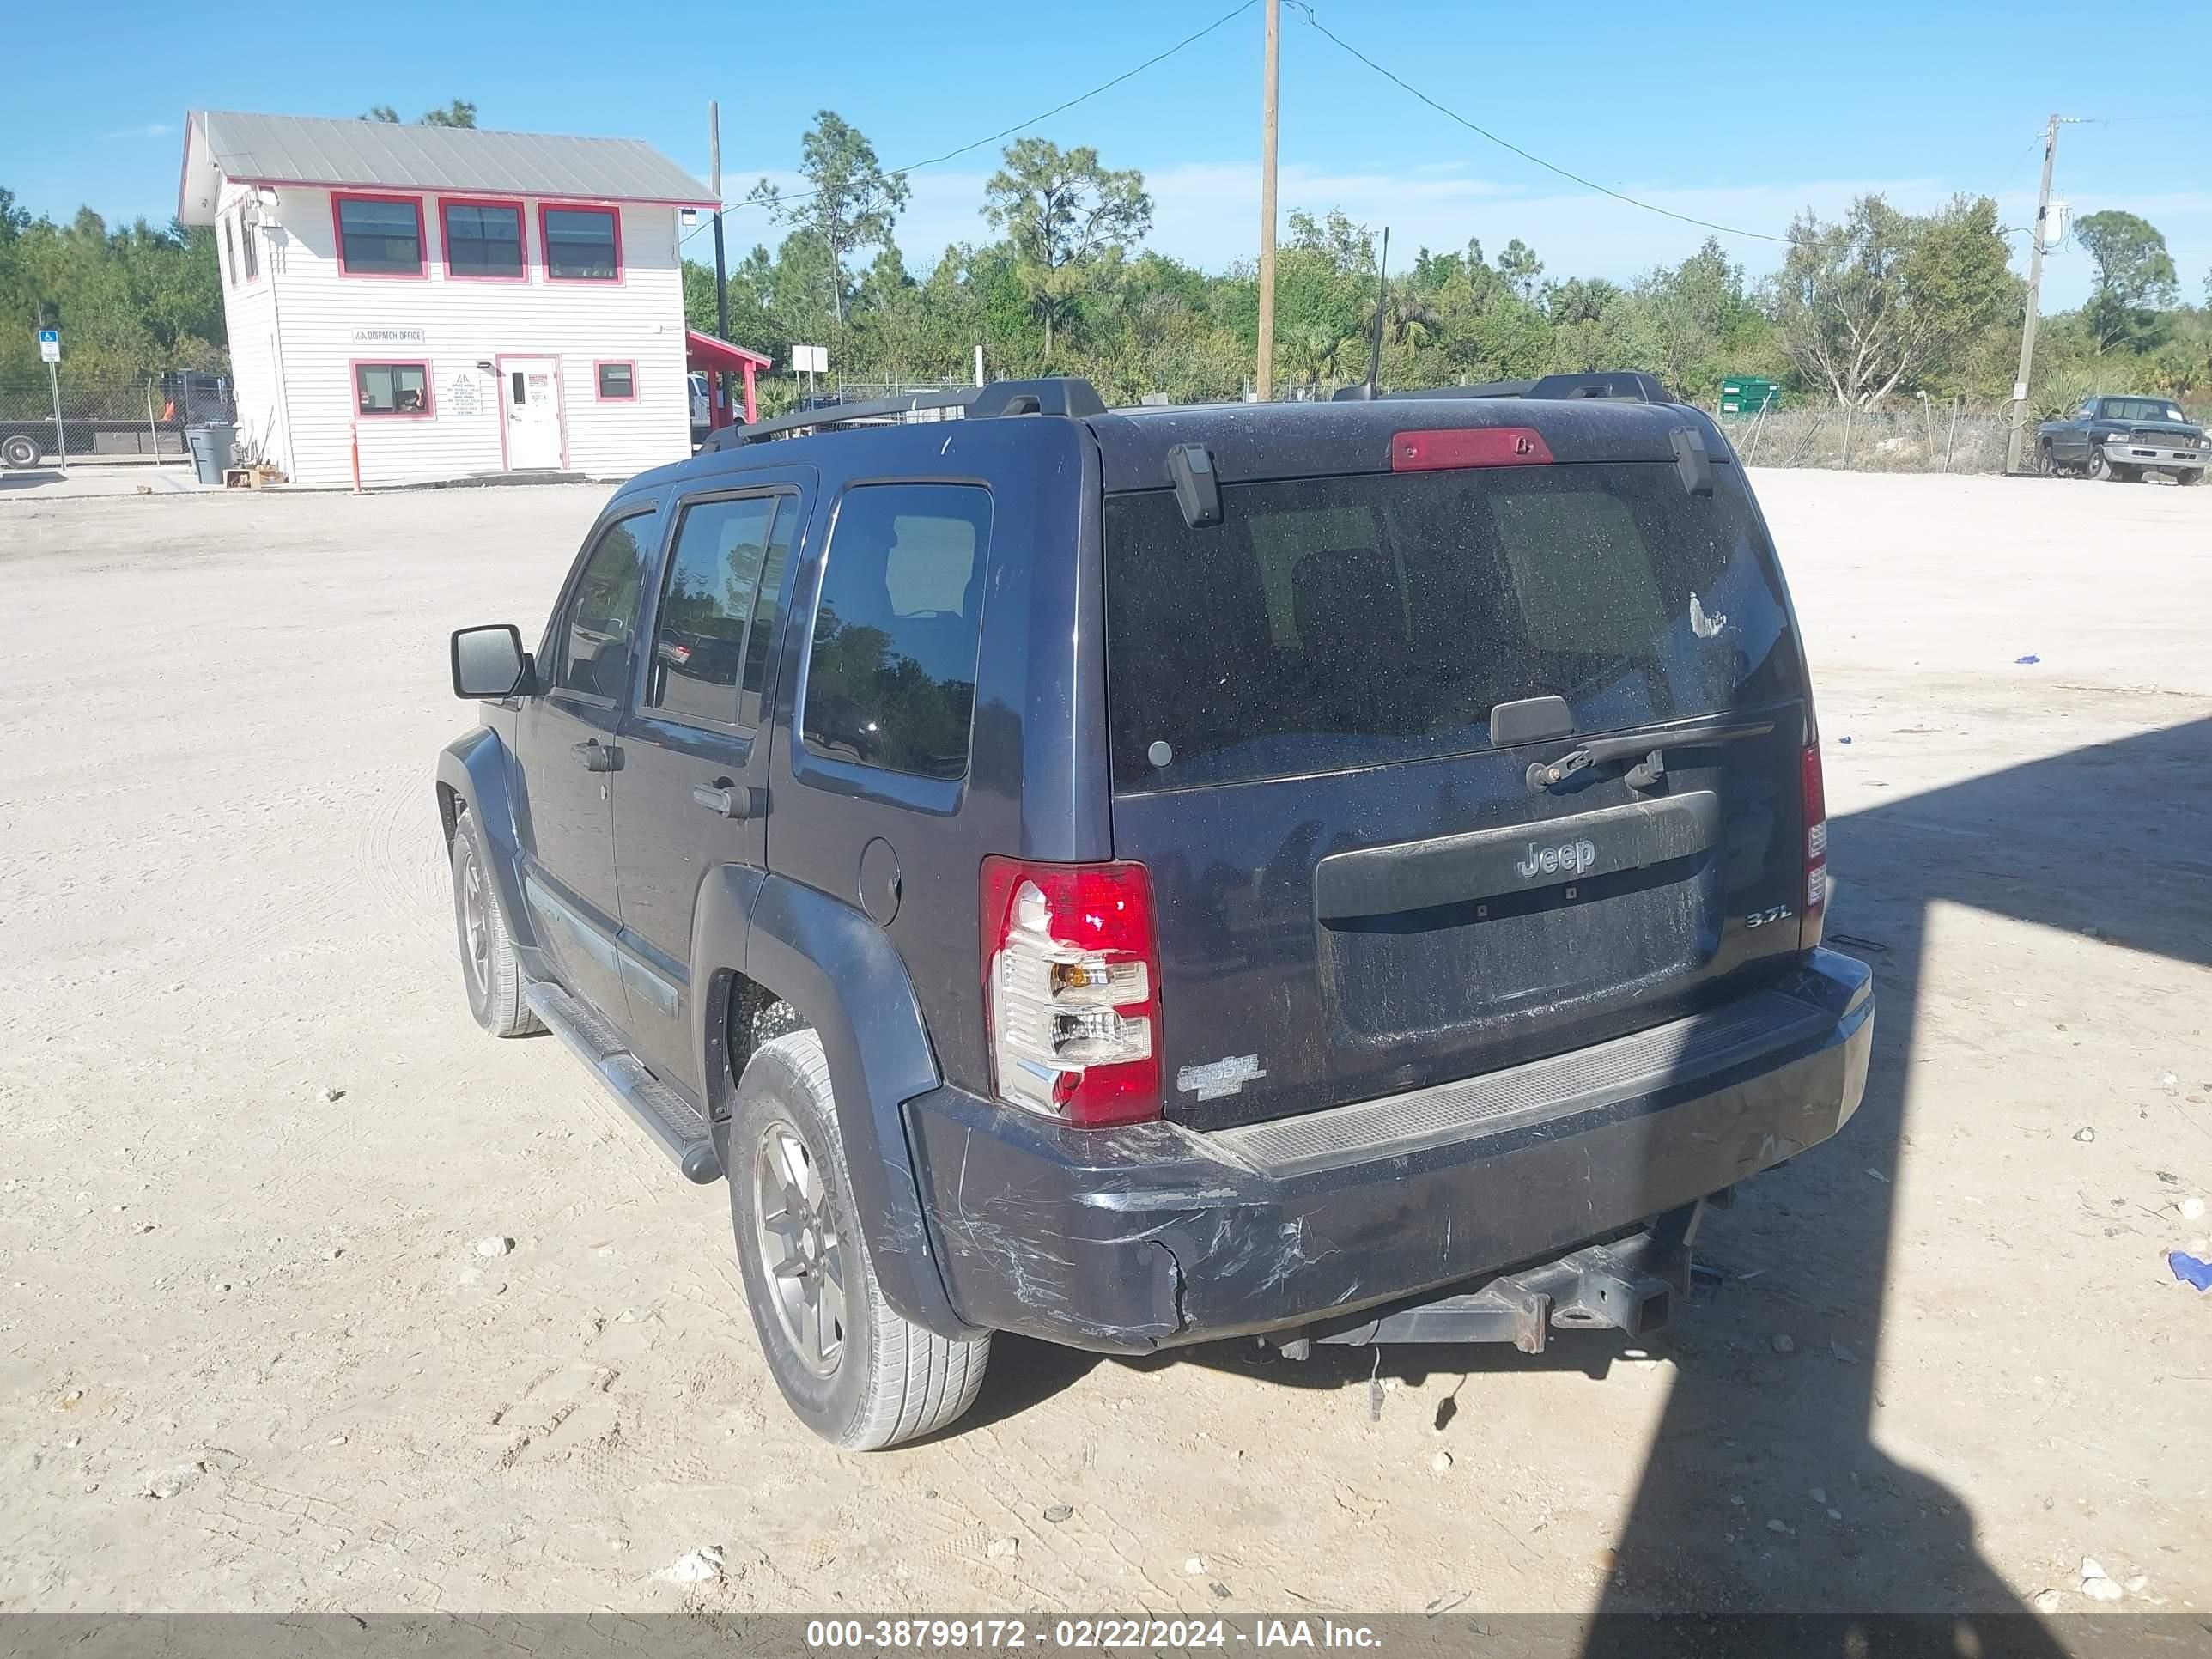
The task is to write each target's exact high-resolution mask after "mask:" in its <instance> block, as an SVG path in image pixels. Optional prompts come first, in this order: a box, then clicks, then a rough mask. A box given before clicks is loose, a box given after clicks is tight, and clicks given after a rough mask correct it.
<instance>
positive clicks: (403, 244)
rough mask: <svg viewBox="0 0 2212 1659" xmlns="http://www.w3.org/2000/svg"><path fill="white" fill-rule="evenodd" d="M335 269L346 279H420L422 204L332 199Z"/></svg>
mask: <svg viewBox="0 0 2212 1659" xmlns="http://www.w3.org/2000/svg"><path fill="white" fill-rule="evenodd" d="M331 216H332V218H333V219H334V220H336V222H337V234H338V269H339V270H342V271H343V272H344V273H345V274H346V275H347V276H425V275H427V274H428V273H427V272H426V270H424V267H423V262H422V198H421V197H416V196H333V197H331Z"/></svg>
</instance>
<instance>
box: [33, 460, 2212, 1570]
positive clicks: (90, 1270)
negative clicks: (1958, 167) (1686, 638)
mask: <svg viewBox="0 0 2212 1659" xmlns="http://www.w3.org/2000/svg"><path fill="white" fill-rule="evenodd" d="M1758 482H1759V489H1760V490H1761V492H1762V495H1763V497H1764V500H1765V504H1766V507H1767V509H1768V512H1769V513H1770V515H1771V519H1772V520H1773V522H1774V525H1775V528H1776V532H1777V535H1778V539H1779V540H1780V543H1781V545H1782V547H1783V549H1784V556H1785V559H1786V562H1787V564H1788V567H1789V570H1790V575H1791V578H1792V580H1793V583H1794V586H1795V589H1796V596H1797V600H1798V605H1799V608H1800V611H1801V612H1802V619H1803V624H1804V628H1805V631H1806V633H1807V635H1808V640H1809V642H1810V647H1811V650H1812V652H1813V655H1814V663H1815V670H1816V679H1817V682H1818V687H1819V691H1820V713H1821V719H1822V726H1823V732H1824V736H1825V738H1826V757H1827V767H1828V780H1829V782H1828V791H1829V802H1830V809H1831V812H1832V817H1833V818H1834V819H1835V827H1834V831H1833V848H1834V866H1835V869H1836V871H1837V873H1838V899H1837V902H1836V904H1835V907H1834V910H1833V914H1832V920H1831V921H1830V934H1831V938H1832V939H1835V940H1837V941H1838V942H1840V943H1842V944H1844V945H1845V947H1846V948H1850V949H1856V950H1858V951H1863V952H1864V953H1865V954H1867V955H1868V957H1869V960H1871V961H1872V962H1873V963H1875V966H1876V968H1877V969H1878V971H1879V973H1880V975H1881V998H1882V1011H1881V1030H1880V1035H1879V1038H1878V1042H1877V1054H1876V1060H1875V1077H1874V1079H1873V1083H1872V1086H1871V1089H1870V1091H1869V1101H1868V1103H1867V1105H1866V1107H1865V1109H1863V1111H1862V1112H1861V1114H1860V1115H1859V1116H1858V1118H1857V1120H1856V1121H1854V1123H1853V1124H1852V1125H1851V1126H1850V1128H1849V1129H1848V1130H1847V1131H1846V1133H1844V1136H1843V1137H1842V1138H1841V1139H1839V1140H1838V1141H1837V1142H1835V1143H1833V1144H1832V1145H1830V1146H1826V1147H1824V1148H1822V1149H1820V1150H1819V1151H1817V1152H1814V1153H1812V1154H1809V1155H1808V1156H1807V1157H1805V1158H1802V1159H1800V1160H1798V1161H1796V1163H1794V1164H1791V1165H1790V1167H1789V1168H1787V1169H1785V1170H1780V1171H1778V1172H1776V1173H1774V1174H1772V1175H1770V1176H1766V1177H1764V1178H1762V1179H1760V1180H1759V1181H1757V1182H1753V1183H1751V1184H1750V1185H1749V1186H1748V1187H1747V1188H1746V1189H1745V1190H1744V1192H1743V1194H1742V1199H1741V1202H1740V1203H1739V1204H1738V1205H1737V1206H1736V1207H1735V1208H1734V1209H1733V1210H1731V1211H1729V1212H1725V1213H1722V1214H1718V1215H1716V1216H1714V1217H1712V1218H1711V1219H1710V1220H1709V1222H1708V1224H1707V1226H1706V1230H1705V1234H1704V1236H1703V1237H1702V1238H1701V1241H1700V1244H1701V1254H1702V1255H1703V1257H1704V1259H1705V1260H1706V1261H1710V1262H1711V1263H1712V1264H1714V1265H1716V1266H1717V1267H1719V1268H1721V1269H1722V1270H1723V1272H1724V1273H1726V1274H1727V1275H1728V1279H1727V1282H1726V1284H1725V1285H1724V1286H1723V1289H1722V1290H1721V1291H1720V1293H1719V1294H1718V1296H1717V1298H1715V1299H1713V1300H1712V1301H1711V1303H1710V1304H1708V1305H1703V1306H1699V1307H1696V1308H1693V1309H1692V1310H1689V1311H1688V1312H1687V1313H1686V1315H1685V1316H1683V1317H1682V1318H1681V1319H1680V1321H1679V1322H1678V1323H1677V1325H1676V1326H1675V1328H1674V1329H1673V1330H1672V1331H1671V1332H1670V1333H1669V1334H1668V1335H1667V1336H1666V1337H1665V1338H1664V1340H1658V1341H1655V1342H1653V1343H1652V1344H1651V1345H1650V1346H1649V1347H1648V1348H1647V1349H1644V1350H1640V1351H1638V1350H1631V1349H1629V1348H1627V1347H1626V1346H1624V1345H1623V1344H1621V1343H1620V1342H1618V1341H1616V1340H1608V1339H1606V1338H1601V1337H1597V1336H1590V1337H1587V1338H1583V1339H1574V1338H1569V1339H1565V1340H1560V1341H1559V1342H1558V1343H1557V1345H1556V1346H1555V1347H1554V1349H1553V1352H1551V1353H1550V1354H1549V1355H1547V1356H1546V1357H1545V1358H1543V1359H1542V1360H1541V1361H1531V1360H1528V1359H1526V1358H1522V1357H1521V1356H1519V1355H1517V1354H1514V1353H1512V1352H1503V1353H1500V1352H1494V1351H1491V1350H1462V1349H1443V1350H1419V1349H1394V1350H1391V1351H1389V1352H1387V1353H1386V1354H1385V1355H1384V1357H1383V1377H1384V1379H1385V1384H1386V1386H1385V1389H1384V1392H1383V1408H1382V1412H1381V1415H1380V1418H1379V1420H1370V1415H1369V1411H1368V1398H1369V1390H1368V1370H1369V1366H1370V1364H1371V1363H1372V1362H1371V1360H1370V1358H1369V1357H1368V1356H1366V1355H1364V1354H1336V1355H1325V1356H1324V1357H1322V1358H1316V1360H1314V1361H1312V1362H1310V1363H1309V1364H1304V1365H1297V1364H1290V1363H1287V1362H1276V1363H1264V1362H1263V1360H1262V1359H1261V1357H1259V1355H1257V1354H1256V1353H1255V1351H1254V1350H1253V1349H1251V1348H1249V1347H1246V1346H1238V1347H1233V1348H1220V1349H1207V1350H1201V1351H1198V1352H1191V1353H1188V1354H1186V1355H1182V1356H1179V1357H1176V1358H1164V1359H1161V1360H1158V1361H1157V1362H1150V1363H1141V1364H1133V1363H1124V1362H1121V1361H1115V1360H1099V1359H1095V1358H1090V1357H1086V1356H1082V1355H1077V1354H1072V1353H1067V1352H1060V1351H1057V1350H1054V1349H1049V1348H1046V1347H1042V1346H1036V1345H1031V1344H1025V1343H1023V1342H1019V1341H1015V1340H1006V1341H1004V1342H1003V1343H1002V1345H1001V1346H1000V1350H999V1353H998V1357H997V1358H996V1360H995V1362H994V1370H993V1373H992V1376H991V1380H990V1382H989V1383H988V1384H987V1389H986V1391H985V1395H984V1397H983V1400H982V1401H981V1406H980V1407H979V1409H978V1410H977V1411H976V1412H975V1413H974V1414H973V1416H972V1417H970V1418H969V1419H968V1420H967V1421H966V1422H965V1423H963V1425H961V1426H960V1427H959V1428H958V1429H957V1431H954V1432H952V1433H951V1434H949V1435H947V1436H945V1437H942V1438H940V1439H939V1440H937V1441H936V1442H934V1443H930V1444H926V1445H922V1446H918V1447H914V1448H911V1449H905V1450H902V1451H898V1452H894V1453H890V1454H885V1455H877V1456H872V1457H848V1456H844V1455H838V1454H836V1453H833V1452H831V1451H830V1450H829V1449H826V1448H825V1447H823V1445H821V1444H820V1443H817V1442H816V1441H814V1440H813V1439H812V1438H811V1437H809V1436H808V1435H807V1434H805V1432H804V1431H802V1430H801V1429H799V1427H798V1425H796V1423H795V1422H794V1421H793V1419H791V1418H790V1417H788V1416H787V1414H786V1413H785V1411H784V1409H783V1407H782V1405H781V1401H780V1399H779V1398H778V1396H777V1395H776V1393H775V1387H774V1385H773V1383H771V1381H770V1380H769V1375H768V1373H767V1370H766V1369H765V1368H764V1366H763V1364H762V1363H761V1360H760V1358H759V1356H758V1354H757V1351H756V1347H755V1342H754V1338H753V1334H752V1332H751V1329H750V1324H749V1322H748V1321H747V1318H746V1316H745V1314H744V1308H743V1305H742V1300H741V1291H740V1288H739V1281H738V1273H737V1269H736V1264H735V1260H734V1257H733V1255H732V1248H731V1240H730V1234H729V1224H728V1218H727V1211H726V1200H725V1196H724V1190H725V1189H724V1188H721V1187H720V1186H716V1187H713V1188H692V1187H689V1186H687V1185H685V1184H684V1182H683V1181H682V1180H681V1179H680V1178H678V1176H677V1175H676V1173H675V1172H674V1170H672V1169H671V1167H670V1165H669V1164H667V1163H666V1161H665V1159H664V1158H662V1157H661V1155H660V1154H659V1152H656V1151H655V1150H654V1149H653V1147H652V1146H650V1145H649V1144H648V1143H647V1140H646V1139H644V1137H643V1136H642V1135H641V1133H638V1132H637V1131H636V1130H635V1128H634V1127H632V1126H631V1125H630V1123H629V1120H628V1119H627V1118H625V1117H624V1116H623V1115H622V1114H621V1112H620V1111H619V1109H617V1107H616V1106H615V1105H614V1104H613V1103H611V1102H610V1101H608V1100H607V1099H605V1098H604V1097H602V1096H601V1095H600V1094H599V1092H598V1091H597V1090H596V1087H595V1085H593V1084H592V1081H591V1080H589V1079H588V1078H587V1077H586V1074H585V1073H584V1072H583V1071H582V1070H581V1068H580V1067H579V1066H577V1065H576V1063H575V1062H574V1060H572V1059H571V1058H570V1057H569V1056H568V1054H567V1053H566V1051H565V1050H563V1049H562V1048H560V1046H559V1045H558V1044H556V1043H554V1042H507V1043H500V1042H492V1041H490V1040H489V1039H488V1038H485V1037H483V1036H482V1035H481V1034H480V1033H479V1032H478V1031H477V1030H476V1028H475V1027H474V1026H473V1025H472V1024H471V1023H470V1021H469V1018H468V1014H467V1010H466V1007H465V1002H464V1000H463V996H462V992H461V985H460V980H459V969H458V966H457V963H456V962H455V959H454V954H455V953H454V945H453V931H452V924H451V920H450V915H451V913H450V901H449V898H448V895H447V876H446V871H445V866H444V863H443V860H442V858H441V844H440V840H439V836H438V833H437V828H436V823H435V813H434V808H433V799H432V792H431V763H432V758H433V757H434V755H435V751H436V750H437V749H438V748H439V747H440V745H441V744H444V743H446V742H447V741H448V740H449V739H450V738H453V736H455V735H456V734H458V733H459V732H460V731H461V730H462V729H463V728H464V727H465V726H466V725H467V724H468V723H469V722H470V720H471V712H470V710H469V709H467V708H465V707H463V706H462V705H459V704H457V703H456V702H453V699H452V697H451V696H450V695H449V694H448V692H447V687H446V635H447V629H449V628H451V627H453V626H454V625H456V624H459V623H471V622H480V621H489V620H496V619H503V618H513V619H514V620H516V621H518V622H520V623H522V624H523V626H524V629H525V631H526V634H529V633H534V631H535V629H536V627H537V625H538V622H539V621H540V619H542V617H543V616H544V611H546V609H547V608H548V606H549V604H550V596H551V594H552V592H553V589H554V586H555V584H556V581H557V580H558V579H559V578H560V576H561V574H562V571H563V570H564V569H565V568H566V567H567V565H568V561H569V558H570V556H571V555H572V553H573V551H574V546H575V544H576V541H577V539H578V538H579V536H580V533H581V532H582V530H583V528H584V526H586V522H587V520H589V518H590V516H591V515H592V512H593V511H594V509H595V507H596V506H597V504H598V503H599V501H601V500H602V499H603V496H604V492H603V491H600V490H598V489H588V490H587V489H574V488H544V489H498V490H455V491H449V492H438V493H428V494H417V495H392V496H382V497H372V498H368V499H363V500H354V499H349V498H347V497H344V496H331V495H314V496H296V495H295V496H287V495H282V494H277V495H256V496H246V495H177V496H167V497H161V498H135V497H127V498H118V499H83V500H52V501H50V500H43V499H32V498H27V497H18V498H15V499H6V498H0V598H4V600H5V614H6V616H7V617H8V619H9V623H10V624H11V627H10V637H9V648H8V650H7V651H6V652H5V653H0V756H4V757H5V764H4V768H0V891H4V893H5V895H6V909H5V916H6V920H5V922H4V925H0V941H4V943H0V1165H4V1169H3V1170H0V1456H4V1459H5V1468H4V1471H0V1608H5V1609H10V1610H38V1611H50V1612H65V1611H73V1612H103V1611H121V1610H127V1609H171V1610H188V1609H202V1610H215V1609H228V1610H248V1609H312V1610H335V1609H347V1610H358V1611H370V1610H386V1611H398V1610H423V1609H434V1608H435V1609H447V1610H482V1609H508V1610H520V1609H530V1610H548V1611H550V1610H560V1609H570V1610H587V1609H634V1610H650V1609H674V1608H678V1607H699V1608H708V1609H714V1610H727V1611H732V1612H741V1611H746V1610H771V1609H790V1610H799V1609H821V1608H826V1607H842V1608H846V1609H882V1608H892V1607H896V1608H901V1609H908V1610H920V1609H925V1608H933V1609H939V1610H966V1611H969V1612H974V1611H978V1610H986V1609H992V1608H1006V1607H1029V1608H1038V1609H1070V1608H1080V1609H1087V1610H1091V1611H1133V1610H1136V1609H1140V1608H1141V1609H1149V1610H1153V1611H1158V1612H1171V1611H1174V1610H1176V1609H1182V1610H1187V1611H1192V1612H1197V1611H1212V1610H1238V1609H1268V1610H1278V1611H1279V1610H1283V1609H1308V1610H1320V1609H1325V1608H1343V1609H1358V1610H1364V1611H1389V1610H1402V1611H1416V1612H1418V1611H1420V1610H1422V1609H1425V1608H1430V1607H1458V1608H1463V1609H1470V1610H1471V1609H1486V1610H1496V1611H1505V1610H1531V1611H1577V1610H1582V1609H1587V1608H1594V1607H1611V1608H1624V1609H1626V1608H1640V1607H1693V1608H1714V1609H1731V1608H1734V1609H1747V1608H1760V1607H1778V1608H1789V1609H1795V1610H1810V1609H1817V1608H1825V1607H1868V1606H1869V1605H1872V1606H1875V1607H1884V1608H1894V1609H1900V1610H1948V1609H1982V1610H1990V1609H1999V1608H2004V1607H2019V1606H2021V1605H2033V1604H2034V1602H2035V1599H2036V1598H2037V1597H2038V1596H2039V1594H2040V1593H2043V1592H2045V1591H2051V1592H2055V1603H2054V1604H2055V1605H2057V1606H2058V1607H2063V1608H2066V1609H2071V1610H2079V1609H2086V1608H2087V1607H2090V1605H2091V1603H2090V1602H2089V1601H2087V1600H2086V1599H2085V1598H2084V1597H2083V1595H2082V1594H2081V1561H2082V1558H2083V1557H2084V1556H2088V1557H2092V1558H2094V1559H2095V1560H2096V1561H2097V1562H2098V1563H2099V1564H2100V1565H2101V1566H2102V1567H2103V1568H2104V1570H2105V1571H2106V1574H2107V1575H2108V1576H2109V1577H2111V1578H2112V1580H2113V1581H2115V1582H2116V1583H2118V1584H2119V1585H2121V1586H2122V1587H2123V1589H2122V1594H2123V1595H2124V1597H2125V1600H2124V1604H2123V1608H2122V1610H2124V1611H2125V1610H2135V1609H2141V1610H2145V1611H2148V1610H2152V1609H2154V1608H2164V1609H2167V1610H2172V1611H2179V1610H2181V1609H2185V1608H2190V1607H2196V1608H2203V1607H2208V1606H2212V1552H2208V1549H2207V1547H2206V1546H2207V1541H2208V1529H2207V1526H2206V1522H2205V1518H2204V1517H2205V1516H2206V1514H2207V1498H2208V1493H2212V1436H2207V1435H2206V1434H2205V1433H2204V1432H2203V1401H2204V1399H2205V1397H2206V1394H2205V1385H2206V1383H2208V1381H2212V1298H2200V1297H2198V1296H2197V1294H2196V1293H2194V1292H2192V1291H2189V1290H2187V1289H2185V1288H2184V1287H2182V1286H2180V1285H2176V1284H2175V1283H2173V1282H2172V1279H2171V1277H2170V1276H2169V1274H2168V1272H2167V1269H2166V1264H2165V1261H2164V1260H2163V1252H2164V1251H2165V1250H2166V1249H2168V1248H2169V1247H2172V1246H2177V1245H2185V1244H2187V1243H2189V1242H2190V1241H2191V1239H2192V1237H2203V1235H2204V1234H2205V1233H2206V1232H2207V1231H2212V1222H2209V1221H2207V1220H2205V1219H2203V1218H2201V1212H2199V1211H2197V1206H2195V1205H2193V1204H2191V1203H2190V1200H2193V1199H2197V1198H2201V1197H2202V1196H2203V1195H2204V1194H2206V1193H2207V1191H2208V1189H2212V1104H2208V1103H2207V1100H2208V1093H2212V1043H2208V1042H2207V1037H2206V1026H2207V1024H2208V1022H2209V1021H2212V973H2208V964H2209V963H2212V854H2208V852H2207V850H2206V842H2205V839H2204V834H2203V826H2204V824H2205V823H2207V822H2208V821H2212V650H2208V649H2207V647H2206V635H2205V623H2204V619H2205V617H2206V616H2207V615H2208V614H2212V489H2195V490H2182V489H2172V488H2170V487H2157V488H2154V487H2147V486H2135V487H2127V486H2118V485H2093V484H2087V483H2063V482H2045V481H2022V482H2018V483H2006V482H2003V481H1999V480H1995V479H1966V478H1941V477H1936V478H1924V477H1865V476H1853V475H1838V474H1823V473H1795V474H1793V473H1762V474H1760V475H1759V479H1758ZM2031 655H2033V656H2035V657H2038V658H2039V659H2040V660H2039V661H2037V662H2033V663H2021V662H2018V661H2016V660H2015V659H2019V658H2021V657H2025V656H2031ZM2190 1212H2196V1213H2197V1218H2191V1215H2190ZM488 1236H489V1237H501V1238H507V1239H512V1240H513V1250H512V1253H511V1254H507V1255H503V1256H500V1257H498V1258H496V1259H487V1258H485V1257H483V1256H480V1255H478V1254H477V1241H478V1240H480V1239H483V1238H484V1237H488ZM1056 1505H1065V1506H1067V1508H1068V1510H1070V1511H1072V1512H1071V1513H1070V1514H1068V1515H1067V1516H1066V1518H1065V1519H1062V1520H1060V1521H1057V1522H1054V1521H1052V1520H1048V1518H1047V1516H1046V1513H1045V1512H1046V1510H1047V1509H1048V1507H1050V1506H1056ZM1059 1513H1060V1511H1059V1510H1057V1509H1054V1514H1055V1515H1058V1514H1059ZM1007 1541H1012V1543H1011V1544H1009V1543H1008V1542H1007ZM709 1545H712V1546H717V1547H720V1550H721V1551H722V1567H721V1570H720V1573H719V1574H718V1575H711V1576H709V1577H707V1578H706V1579H704V1580H703V1581H702V1582H697V1583H674V1582H670V1581H669V1580H668V1579H667V1578H666V1577H663V1576H662V1575H663V1574H664V1572H665V1570H666V1569H668V1568H669V1567H670V1566H671V1564H672V1563H675V1562H676V1561H677V1560H678V1558H679V1557H682V1556H684V1554H685V1553H686V1552H690V1551H694V1550H696V1549H699V1548H700V1547H703V1546H709ZM1194 1561H1195V1562H1197V1563H1199V1564H1200V1565H1196V1566H1194V1565H1193V1563H1194Z"/></svg>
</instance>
